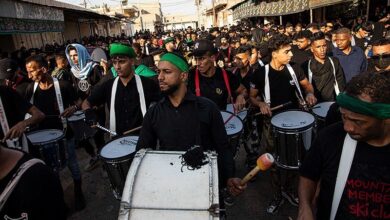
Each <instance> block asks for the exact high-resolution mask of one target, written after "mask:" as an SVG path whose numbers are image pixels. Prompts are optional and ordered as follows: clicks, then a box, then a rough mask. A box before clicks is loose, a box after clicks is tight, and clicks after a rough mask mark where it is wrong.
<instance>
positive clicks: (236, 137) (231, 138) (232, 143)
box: [221, 111, 244, 157]
mask: <svg viewBox="0 0 390 220" xmlns="http://www.w3.org/2000/svg"><path fill="white" fill-rule="evenodd" d="M221 114H222V119H223V120H224V122H225V120H227V119H228V118H229V117H230V116H231V115H232V114H233V113H231V112H227V111H221ZM224 115H225V117H224ZM226 117H228V118H226ZM225 118H226V119H225ZM233 120H234V121H235V123H237V124H236V125H235V126H237V127H239V129H237V131H236V132H229V128H227V127H228V126H229V123H230V122H232V121H233ZM235 128H236V127H234V129H235ZM225 130H226V134H227V137H228V142H229V147H230V148H231V149H232V152H233V156H234V157H235V156H236V154H237V152H238V150H239V148H240V138H241V135H242V132H243V131H244V123H243V122H242V120H241V118H240V117H238V116H233V118H232V119H231V120H230V121H229V122H227V123H226V124H225Z"/></svg>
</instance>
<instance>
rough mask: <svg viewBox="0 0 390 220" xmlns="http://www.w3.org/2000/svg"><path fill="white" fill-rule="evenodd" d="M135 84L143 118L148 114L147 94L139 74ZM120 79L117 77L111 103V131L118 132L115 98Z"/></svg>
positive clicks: (135, 75) (113, 86)
mask: <svg viewBox="0 0 390 220" xmlns="http://www.w3.org/2000/svg"><path fill="white" fill-rule="evenodd" d="M134 77H135V83H136V86H137V91H138V95H139V103H140V105H141V112H142V116H145V114H146V101H145V93H144V88H143V86H142V81H141V77H140V76H138V75H137V74H134ZM118 81H119V77H116V78H115V80H114V83H113V85H112V89H111V103H110V130H111V131H115V132H116V115H115V96H116V90H117V88H118Z"/></svg>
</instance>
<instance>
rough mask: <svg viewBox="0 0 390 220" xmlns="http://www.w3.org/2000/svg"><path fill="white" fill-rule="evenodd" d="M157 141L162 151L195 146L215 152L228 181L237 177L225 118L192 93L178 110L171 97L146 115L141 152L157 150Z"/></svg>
mask: <svg viewBox="0 0 390 220" xmlns="http://www.w3.org/2000/svg"><path fill="white" fill-rule="evenodd" d="M157 140H158V141H159V142H158V143H159V146H160V148H159V149H160V150H170V151H186V150H188V149H189V148H191V147H193V146H194V145H200V146H202V147H203V148H204V149H205V150H215V151H216V152H217V153H218V160H219V164H222V173H223V175H224V177H225V178H229V177H232V176H233V174H234V161H233V153H232V149H230V147H229V145H228V140H227V135H226V130H225V126H224V124H223V120H222V116H221V113H220V111H219V110H218V108H217V106H216V105H215V104H214V103H213V102H212V101H210V100H209V99H206V98H203V97H196V96H195V95H193V94H191V93H190V92H188V93H187V94H186V96H185V97H184V99H183V101H182V103H180V105H179V106H178V107H174V106H173V105H172V104H171V102H170V100H169V98H168V97H164V98H163V99H161V100H160V101H159V102H158V103H157V104H156V105H154V106H153V107H151V108H150V109H149V111H148V112H147V113H146V115H145V118H144V122H143V124H142V130H141V134H140V138H139V140H138V144H137V149H140V148H153V149H156V145H157Z"/></svg>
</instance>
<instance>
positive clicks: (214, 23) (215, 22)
mask: <svg viewBox="0 0 390 220" xmlns="http://www.w3.org/2000/svg"><path fill="white" fill-rule="evenodd" d="M211 1H212V3H213V27H216V26H217V21H216V19H215V0H211Z"/></svg>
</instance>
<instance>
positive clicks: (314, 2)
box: [309, 0, 353, 9]
mask: <svg viewBox="0 0 390 220" xmlns="http://www.w3.org/2000/svg"><path fill="white" fill-rule="evenodd" d="M349 1H353V0H310V1H309V8H311V9H315V8H321V7H326V6H329V5H336V4H339V3H344V2H349Z"/></svg>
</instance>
